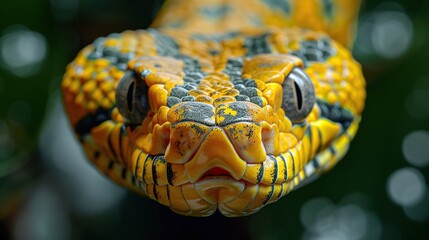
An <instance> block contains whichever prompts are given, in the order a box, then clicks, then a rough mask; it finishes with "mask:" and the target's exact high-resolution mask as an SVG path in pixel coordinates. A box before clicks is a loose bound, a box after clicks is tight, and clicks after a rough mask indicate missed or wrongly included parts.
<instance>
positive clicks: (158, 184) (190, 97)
mask: <svg viewBox="0 0 429 240" xmlns="http://www.w3.org/2000/svg"><path fill="white" fill-rule="evenodd" d="M185 2H186V1H185ZM190 2H192V3H193V4H194V5H193V4H187V5H185V4H183V2H181V1H178V2H177V3H175V4H172V3H169V2H167V5H166V7H165V8H164V9H163V10H162V11H161V15H160V16H159V18H157V20H156V21H155V24H154V26H157V27H159V29H158V30H155V29H149V30H139V31H126V32H124V33H121V34H112V35H110V36H108V37H106V38H100V39H98V40H97V41H96V42H95V43H94V44H92V45H90V46H87V47H86V48H84V49H83V50H82V51H81V52H80V53H79V54H78V56H77V57H76V59H75V60H74V61H73V62H72V63H70V64H69V66H68V67H67V71H66V73H65V76H64V80H63V84H62V88H63V92H64V94H63V96H64V102H65V107H66V110H67V113H68V115H69V118H70V122H71V125H72V127H73V128H74V129H75V131H76V134H77V136H78V138H79V140H80V142H81V144H82V146H83V148H84V149H85V151H86V153H87V155H88V157H89V159H90V160H91V161H92V162H93V163H94V165H95V166H96V167H97V168H98V169H99V170H100V171H101V172H103V173H104V174H105V175H107V176H108V177H109V178H111V179H112V180H114V181H115V182H117V183H119V184H121V185H123V186H125V187H127V188H129V189H132V190H134V191H137V192H139V193H141V194H142V195H144V196H147V197H149V198H151V199H154V200H156V201H158V202H159V203H161V204H163V205H165V206H168V207H170V208H171V209H172V210H173V211H175V212H178V213H180V214H185V215H192V216H208V215H210V214H212V213H213V212H214V211H216V209H219V210H220V211H221V212H222V214H224V215H225V216H231V217H232V216H243V215H248V214H252V213H254V212H256V211H258V210H259V209H261V208H262V207H263V206H265V205H266V204H269V203H272V202H275V201H277V200H278V199H280V198H281V197H283V196H284V195H286V194H287V193H288V192H289V191H291V190H292V189H293V188H295V187H297V186H301V185H303V184H305V183H307V182H310V181H311V180H312V179H315V178H316V177H317V176H319V175H320V174H321V173H323V172H325V171H327V170H329V169H330V168H332V167H333V166H334V165H335V164H336V163H337V162H338V161H339V160H340V159H341V158H342V157H343V156H344V155H345V153H346V152H347V149H348V146H349V143H350V141H351V140H352V138H353V137H354V136H355V134H356V131H357V128H358V123H359V121H360V115H361V112H362V110H363V107H364V99H365V82H364V79H363V76H362V72H361V69H360V65H359V64H358V63H357V62H356V61H354V60H353V58H352V57H351V54H350V52H349V51H348V50H347V48H345V47H343V46H342V45H341V44H340V43H339V42H337V41H335V40H332V39H330V38H329V37H328V35H327V34H325V33H323V32H315V31H312V30H308V29H301V28H297V27H291V28H289V27H288V28H286V27H284V26H290V25H293V24H294V23H295V25H298V24H297V22H295V21H298V20H300V19H303V15H302V14H306V15H308V14H309V13H311V12H314V13H315V15H314V16H315V18H312V17H311V16H307V18H308V19H306V21H303V22H301V23H302V24H304V26H307V27H309V26H310V27H311V26H313V25H311V22H315V23H318V24H316V26H315V27H314V28H315V29H317V30H319V29H320V28H321V29H325V28H326V29H332V30H331V31H330V33H332V34H333V36H336V35H335V34H334V33H335V32H337V33H338V29H349V28H351V24H352V22H353V21H354V20H353V16H354V15H353V14H355V11H353V10H349V12H352V13H353V14H349V15H352V16H349V15H347V16H343V17H342V18H338V19H340V20H341V19H349V21H348V22H345V23H341V24H339V23H336V22H335V21H332V22H331V25H332V28H329V24H321V23H320V19H319V18H322V17H323V16H324V15H322V14H321V10H320V6H319V5H320V3H321V2H323V1H308V4H310V5H307V6H306V7H307V8H306V9H307V10H306V11H302V12H303V13H300V12H299V11H298V10H299V9H302V8H298V7H296V8H291V9H292V10H290V11H291V14H292V15H287V14H285V13H283V15H282V14H281V12H278V11H274V13H275V14H274V13H273V15H272V16H271V18H270V16H269V14H268V12H267V11H268V10H269V9H270V5H269V4H267V3H266V2H271V1H261V2H257V1H228V2H224V1H216V4H217V5H215V7H216V9H217V11H219V9H218V8H219V7H221V9H228V10H226V12H227V13H228V16H229V15H230V14H233V13H236V12H237V11H236V10H235V9H236V8H237V7H238V6H242V7H244V9H245V10H246V11H245V12H244V13H243V12H239V13H238V12H237V14H241V15H243V14H244V15H245V14H249V16H253V15H252V14H250V13H255V14H256V13H260V16H261V19H263V21H260V22H262V23H263V25H262V26H260V25H258V26H254V25H252V24H248V23H246V21H244V20H243V21H241V22H236V21H232V22H231V20H233V19H235V17H231V19H230V18H228V17H227V16H223V17H222V18H221V19H222V20H216V21H214V22H217V23H218V24H219V27H214V26H218V25H217V24H215V23H213V20H210V19H205V18H204V17H203V16H201V14H198V13H199V12H198V11H201V9H200V8H201V7H209V6H212V5H210V4H212V3H208V1H198V2H197V1H188V2H186V3H190ZM288 2H289V3H294V4H295V5H293V6H298V5H299V4H298V2H299V1H288ZM300 2H301V4H302V2H303V1H300ZM244 3H248V4H247V5H243V4H244ZM316 3H318V4H319V5H317V4H316ZM332 3H333V4H334V6H342V7H343V8H346V7H347V6H349V7H353V9H356V6H357V5H356V1H347V3H348V4H350V5H347V4H344V2H342V1H341V2H340V1H332ZM340 3H343V4H342V5H341V4H340ZM311 4H314V5H311ZM335 4H337V5H335ZM185 6H186V7H187V8H191V9H189V10H188V11H190V12H188V14H187V16H188V17H187V18H186V19H182V18H181V17H179V16H184V12H185V11H186V9H185ZM256 6H259V8H253V7H256ZM263 6H265V8H263ZM317 6H318V7H317ZM194 7H195V8H194ZM208 9H209V10H205V11H210V8H208ZM293 9H296V11H298V12H294V11H295V10H293ZM212 10H213V9H212ZM169 11H171V13H172V14H171V15H169ZM213 11H214V10H213ZM222 11H224V10H222ZM214 12H216V11H214ZM191 13H192V14H191ZM216 13H218V12H216ZM334 13H336V11H332V12H331V15H330V17H331V18H333V19H336V18H335V17H336V15H335V14H334ZM218 14H219V13H218ZM318 14H319V15H318ZM241 15H239V16H241ZM172 16H176V17H177V18H178V19H182V20H181V21H177V23H180V24H181V25H180V24H179V25H177V26H176V25H174V24H175V23H176V22H174V21H173V20H171V18H172ZM289 16H293V18H291V17H289ZM208 17H209V18H210V17H213V14H211V15H210V14H209V16H208ZM198 19H201V21H199V22H198V21H197V20H198ZM284 19H289V21H283V20H284ZM318 19H319V20H318ZM256 22H257V21H256ZM270 22H276V23H279V24H280V23H281V24H283V25H279V24H270V25H269V23H270ZM221 23H222V24H221ZM227 23H228V24H227ZM298 23H299V22H298ZM265 24H267V25H265ZM307 24H309V25H307ZM170 25H171V26H170ZM204 25H205V26H207V27H206V28H204ZM317 26H319V27H320V26H321V27H320V28H319V27H317ZM335 26H338V28H335ZM211 27H213V28H212V29H211V30H212V31H210V33H209V30H208V29H209V28H211ZM198 29H200V30H198ZM222 29H225V31H222ZM326 29H325V30H326ZM328 32H329V31H328ZM341 34H342V35H341ZM341 34H340V35H341V36H340V35H337V37H338V39H339V40H340V41H342V42H343V43H346V44H348V43H349V42H350V39H351V36H350V34H347V33H345V32H341ZM294 76H304V77H302V78H303V79H309V80H308V82H307V83H306V84H304V85H299V84H298V85H297V82H296V81H295V85H294V82H293V81H291V79H294ZM297 78H299V77H297ZM304 82H305V81H304ZM298 83H299V81H298ZM289 86H290V88H289ZM298 86H301V87H298ZM311 86H312V87H311ZM297 88H299V89H298V90H297ZM288 89H289V90H288ZM290 89H292V90H290ZM314 101H315V102H314ZM291 106H292V107H296V106H298V108H299V110H300V111H296V112H295V111H294V110H293V109H294V108H291ZM307 110H308V111H307ZM306 111H307V112H306Z"/></svg>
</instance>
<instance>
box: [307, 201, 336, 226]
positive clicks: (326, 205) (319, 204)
mask: <svg viewBox="0 0 429 240" xmlns="http://www.w3.org/2000/svg"><path fill="white" fill-rule="evenodd" d="M332 206H333V204H332V202H331V200H329V199H327V198H314V199H311V200H309V201H308V202H306V203H304V205H303V206H302V208H301V211H300V219H301V223H302V225H304V227H306V228H307V229H315V227H316V226H315V225H316V222H317V219H318V217H319V215H320V212H321V211H323V209H327V210H329V209H331V208H332ZM325 212H326V211H325ZM319 227H321V226H319Z"/></svg>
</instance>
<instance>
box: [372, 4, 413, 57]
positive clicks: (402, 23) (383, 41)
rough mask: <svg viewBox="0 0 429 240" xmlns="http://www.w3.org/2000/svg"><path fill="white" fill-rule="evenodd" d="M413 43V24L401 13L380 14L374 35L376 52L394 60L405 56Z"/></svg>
mask: <svg viewBox="0 0 429 240" xmlns="http://www.w3.org/2000/svg"><path fill="white" fill-rule="evenodd" d="M411 41H412V24H411V21H410V19H409V18H408V16H407V15H405V14H403V13H401V12H390V11H388V12H382V13H379V15H378V17H377V19H376V21H375V23H374V29H373V34H372V43H373V45H374V49H375V51H376V52H377V53H378V54H379V55H380V56H382V57H384V58H387V59H394V58H397V57H399V56H401V55H402V54H404V53H405V52H406V51H407V50H408V48H409V47H410V44H411Z"/></svg>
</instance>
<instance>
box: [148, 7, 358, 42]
mask: <svg viewBox="0 0 429 240" xmlns="http://www.w3.org/2000/svg"><path fill="white" fill-rule="evenodd" d="M360 2H361V0H305V1H303V0H246V1H244V0H167V1H166V2H165V4H164V6H163V7H162V9H161V11H160V12H159V14H158V16H157V17H156V19H155V21H154V22H153V24H152V27H156V28H163V29H169V30H180V31H182V32H189V33H202V34H217V33H225V32H234V31H240V30H243V29H249V28H253V29H254V28H264V29H267V28H270V27H271V28H290V27H301V28H308V29H312V30H316V31H323V32H326V33H327V34H329V35H330V36H331V37H332V38H333V39H335V40H337V41H339V42H341V43H342V44H343V45H345V46H351V44H352V42H353V39H354V33H355V31H354V30H355V24H356V18H357V13H358V10H359V5H360Z"/></svg>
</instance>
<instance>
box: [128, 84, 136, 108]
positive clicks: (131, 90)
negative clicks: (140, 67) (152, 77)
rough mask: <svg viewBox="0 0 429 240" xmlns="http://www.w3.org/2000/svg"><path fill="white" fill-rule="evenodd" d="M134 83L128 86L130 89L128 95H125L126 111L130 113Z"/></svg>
mask: <svg viewBox="0 0 429 240" xmlns="http://www.w3.org/2000/svg"><path fill="white" fill-rule="evenodd" d="M134 84H135V83H134V82H133V83H131V84H130V87H129V88H128V93H127V106H128V111H130V112H132V111H133V99H134Z"/></svg>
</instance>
